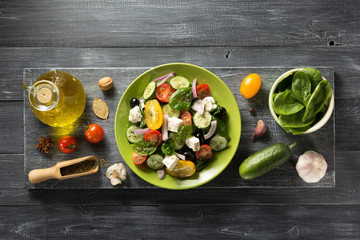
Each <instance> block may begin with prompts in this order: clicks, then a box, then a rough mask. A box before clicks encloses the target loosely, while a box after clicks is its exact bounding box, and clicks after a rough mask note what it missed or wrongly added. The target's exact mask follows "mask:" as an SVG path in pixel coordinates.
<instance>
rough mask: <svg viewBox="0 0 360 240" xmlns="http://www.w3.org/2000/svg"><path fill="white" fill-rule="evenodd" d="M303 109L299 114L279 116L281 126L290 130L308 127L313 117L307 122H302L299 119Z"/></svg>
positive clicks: (303, 111)
mask: <svg viewBox="0 0 360 240" xmlns="http://www.w3.org/2000/svg"><path fill="white" fill-rule="evenodd" d="M304 113H305V109H302V110H301V111H300V112H297V113H294V114H291V115H280V116H279V119H280V123H281V125H284V126H285V127H290V128H300V127H306V126H308V125H310V124H311V123H312V122H313V121H314V120H315V117H314V118H312V119H310V120H309V121H307V122H302V121H301V119H302V117H303V116H304Z"/></svg>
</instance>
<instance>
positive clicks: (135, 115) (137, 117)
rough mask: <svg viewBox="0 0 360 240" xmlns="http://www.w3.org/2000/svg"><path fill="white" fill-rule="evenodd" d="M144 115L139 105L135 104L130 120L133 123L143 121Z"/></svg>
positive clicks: (131, 110)
mask: <svg viewBox="0 0 360 240" xmlns="http://www.w3.org/2000/svg"><path fill="white" fill-rule="evenodd" d="M141 119H142V115H141V111H140V108H139V106H135V107H133V108H132V109H130V113H129V121H130V122H132V123H137V122H141Z"/></svg>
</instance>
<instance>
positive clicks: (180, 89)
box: [126, 72, 230, 179]
mask: <svg viewBox="0 0 360 240" xmlns="http://www.w3.org/2000/svg"><path fill="white" fill-rule="evenodd" d="M129 104H130V107H131V109H130V111H129V118H128V119H129V124H128V128H127V131H126V137H127V139H128V141H129V142H130V143H131V146H132V150H133V155H132V161H133V163H134V164H135V165H147V167H149V168H150V169H152V170H154V171H156V172H157V174H158V176H159V178H160V179H163V178H164V177H165V175H166V173H167V174H169V175H170V176H172V177H175V178H187V177H190V176H192V175H193V174H194V173H195V172H196V171H201V170H202V169H204V168H205V167H206V165H207V164H208V163H209V161H211V159H212V156H213V154H214V153H215V152H218V151H222V150H224V149H226V148H227V147H228V143H229V141H230V137H229V134H228V131H227V128H226V125H225V123H224V120H225V118H226V115H227V114H226V109H225V108H224V107H221V106H219V105H218V104H217V102H216V100H215V99H214V98H213V97H212V96H211V89H210V87H209V86H208V85H207V84H205V83H203V84H198V85H197V80H196V79H194V80H193V81H192V82H190V81H189V80H188V79H187V78H186V77H184V76H179V75H176V74H175V72H171V73H168V74H166V75H164V76H162V77H160V78H157V79H154V80H152V81H150V82H149V83H148V85H147V87H146V88H145V89H144V92H143V94H142V96H137V97H134V98H132V99H131V101H130V103H129Z"/></svg>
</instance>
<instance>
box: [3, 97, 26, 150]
mask: <svg viewBox="0 0 360 240" xmlns="http://www.w3.org/2000/svg"><path fill="white" fill-rule="evenodd" d="M23 105H24V104H23V101H0V115H1V121H0V138H1V140H0V143H1V144H0V153H24V127H23V126H24V108H23Z"/></svg>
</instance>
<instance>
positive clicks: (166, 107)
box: [162, 104, 180, 118]
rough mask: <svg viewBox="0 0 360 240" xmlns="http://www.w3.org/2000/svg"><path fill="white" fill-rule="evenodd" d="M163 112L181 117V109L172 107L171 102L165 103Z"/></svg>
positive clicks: (170, 115)
mask: <svg viewBox="0 0 360 240" xmlns="http://www.w3.org/2000/svg"><path fill="white" fill-rule="evenodd" d="M162 110H163V113H164V114H167V115H168V116H169V117H176V118H178V117H180V111H179V110H175V109H172V108H171V107H170V105H169V104H165V105H164V106H163V108H162Z"/></svg>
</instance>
